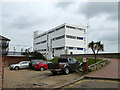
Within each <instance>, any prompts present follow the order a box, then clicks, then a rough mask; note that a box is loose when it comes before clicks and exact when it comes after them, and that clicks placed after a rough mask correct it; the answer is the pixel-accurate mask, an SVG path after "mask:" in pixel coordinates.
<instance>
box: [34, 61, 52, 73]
mask: <svg viewBox="0 0 120 90" xmlns="http://www.w3.org/2000/svg"><path fill="white" fill-rule="evenodd" d="M48 63H52V62H48V61H41V62H39V63H36V64H35V67H34V69H36V70H40V71H43V70H45V69H48Z"/></svg>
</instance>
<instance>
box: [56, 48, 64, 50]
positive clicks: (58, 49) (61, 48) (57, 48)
mask: <svg viewBox="0 0 120 90" xmlns="http://www.w3.org/2000/svg"><path fill="white" fill-rule="evenodd" d="M55 49H56V50H64V47H58V48H55Z"/></svg>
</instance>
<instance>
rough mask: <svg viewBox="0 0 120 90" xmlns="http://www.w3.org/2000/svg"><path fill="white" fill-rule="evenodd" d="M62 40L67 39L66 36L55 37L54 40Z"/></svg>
mask: <svg viewBox="0 0 120 90" xmlns="http://www.w3.org/2000/svg"><path fill="white" fill-rule="evenodd" d="M62 38H65V35H62V36H59V37H55V38H53V41H54V40H59V39H62Z"/></svg>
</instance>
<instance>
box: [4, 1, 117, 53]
mask: <svg viewBox="0 0 120 90" xmlns="http://www.w3.org/2000/svg"><path fill="white" fill-rule="evenodd" d="M88 6H89V8H87V7H88ZM88 22H89V28H88V31H87V32H88V42H91V41H101V43H102V44H104V52H110V53H114V52H118V3H117V2H4V3H2V35H4V36H6V37H8V38H9V39H11V41H10V50H11V51H12V50H13V46H16V45H19V46H21V45H22V46H21V47H23V46H25V47H26V46H28V47H32V46H33V32H34V31H36V30H40V31H42V32H43V31H47V30H49V29H52V28H54V27H56V26H58V25H61V24H63V23H68V24H73V25H78V26H82V27H86V26H87V25H88ZM21 47H20V48H21ZM89 52H91V51H89Z"/></svg>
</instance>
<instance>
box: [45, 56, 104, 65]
mask: <svg viewBox="0 0 120 90" xmlns="http://www.w3.org/2000/svg"><path fill="white" fill-rule="evenodd" d="M58 59H59V57H56V58H53V59H52V60H46V61H51V62H54V63H57V62H58ZM75 59H77V60H78V61H80V62H83V58H75ZM101 60H102V59H97V60H96V61H97V62H99V61H101ZM94 62H95V59H94V58H88V66H89V65H91V64H94Z"/></svg>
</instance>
